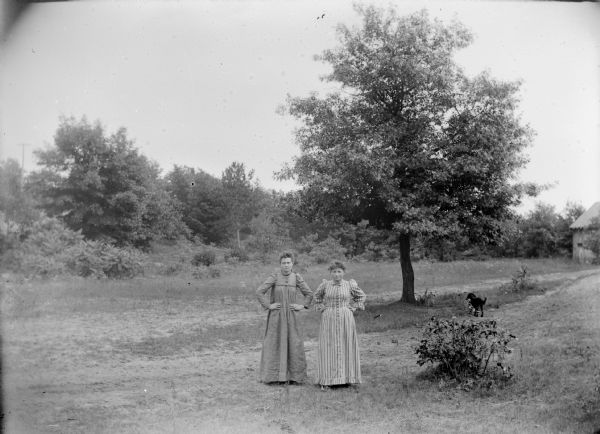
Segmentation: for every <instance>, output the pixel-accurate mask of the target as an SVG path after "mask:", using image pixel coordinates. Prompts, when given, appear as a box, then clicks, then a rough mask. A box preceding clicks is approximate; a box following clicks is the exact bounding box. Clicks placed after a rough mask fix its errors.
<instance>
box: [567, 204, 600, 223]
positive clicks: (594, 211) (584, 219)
mask: <svg viewBox="0 0 600 434" xmlns="http://www.w3.org/2000/svg"><path fill="white" fill-rule="evenodd" d="M594 219H600V202H596V203H595V204H593V205H592V207H591V208H590V209H588V210H587V211H586V212H584V213H583V214H581V215H580V216H579V218H578V219H577V220H575V221H574V222H573V224H572V225H571V226H570V228H571V229H585V228H587V227H589V226H591V225H592V223H594Z"/></svg>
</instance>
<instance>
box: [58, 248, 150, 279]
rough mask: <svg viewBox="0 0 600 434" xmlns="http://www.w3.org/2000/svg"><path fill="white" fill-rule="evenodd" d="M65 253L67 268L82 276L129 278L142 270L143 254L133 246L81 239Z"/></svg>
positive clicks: (141, 272)
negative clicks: (120, 245)
mask: <svg viewBox="0 0 600 434" xmlns="http://www.w3.org/2000/svg"><path fill="white" fill-rule="evenodd" d="M65 253H66V261H65V262H66V264H67V266H68V268H69V269H70V270H71V271H73V272H74V273H75V274H77V275H79V276H83V277H96V278H104V277H108V278H110V279H131V278H133V277H135V276H138V275H140V274H143V271H144V267H143V263H144V255H143V254H142V253H141V252H139V251H138V250H136V249H133V248H118V247H114V246H111V245H109V244H106V243H102V242H99V241H83V242H81V243H79V245H77V246H74V247H72V248H71V249H69V250H68V251H67V252H65Z"/></svg>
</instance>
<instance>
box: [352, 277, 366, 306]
mask: <svg viewBox="0 0 600 434" xmlns="http://www.w3.org/2000/svg"><path fill="white" fill-rule="evenodd" d="M350 297H352V301H353V302H354V306H355V307H356V308H357V309H360V310H365V299H366V298H367V295H366V294H365V293H364V292H363V290H362V289H360V288H359V287H358V283H356V280H354V279H350Z"/></svg>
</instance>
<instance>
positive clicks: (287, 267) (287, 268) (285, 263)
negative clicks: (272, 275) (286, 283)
mask: <svg viewBox="0 0 600 434" xmlns="http://www.w3.org/2000/svg"><path fill="white" fill-rule="evenodd" d="M280 265H281V272H282V273H283V274H289V273H290V272H291V271H292V267H293V266H294V263H293V262H292V258H281V261H280Z"/></svg>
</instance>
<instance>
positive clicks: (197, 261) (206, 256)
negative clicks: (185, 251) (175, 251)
mask: <svg viewBox="0 0 600 434" xmlns="http://www.w3.org/2000/svg"><path fill="white" fill-rule="evenodd" d="M216 261H217V255H216V253H215V252H214V251H213V250H204V251H202V252H200V253H196V254H195V255H194V257H193V259H192V265H194V266H196V267H197V266H199V265H205V266H207V267H208V266H210V265H213V264H214V263H216Z"/></svg>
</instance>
